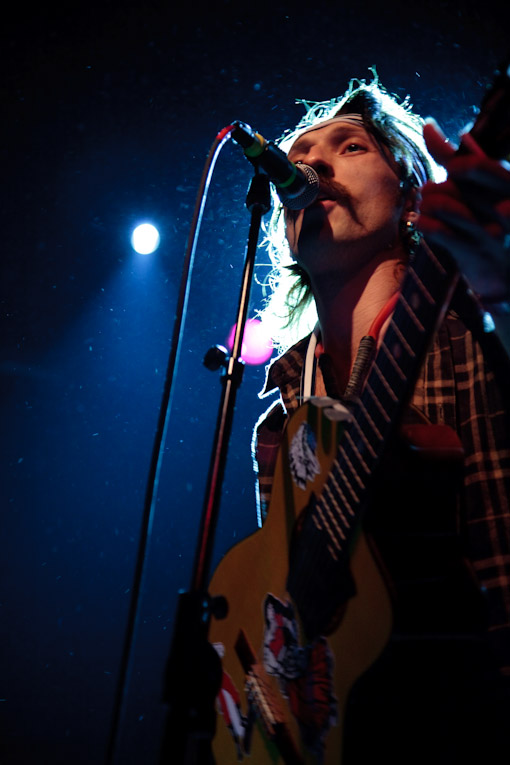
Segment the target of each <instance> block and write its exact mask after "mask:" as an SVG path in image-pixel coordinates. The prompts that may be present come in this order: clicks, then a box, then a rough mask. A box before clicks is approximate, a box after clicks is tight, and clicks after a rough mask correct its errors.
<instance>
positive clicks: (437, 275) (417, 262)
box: [318, 241, 458, 547]
mask: <svg viewBox="0 0 510 765" xmlns="http://www.w3.org/2000/svg"><path fill="white" fill-rule="evenodd" d="M457 280H458V270H457V268H456V266H455V263H454V261H453V259H452V258H451V257H450V256H449V255H448V254H447V253H441V257H440V258H439V257H438V256H437V255H436V254H434V253H433V252H432V251H431V250H430V248H429V247H428V246H427V245H426V244H425V242H423V241H422V243H421V244H420V246H419V248H418V251H417V252H416V254H415V256H414V258H413V260H412V262H411V264H410V266H409V268H408V272H407V275H406V278H405V280H404V284H403V288H402V291H401V294H400V297H399V300H398V302H397V305H396V307H395V311H394V314H393V317H392V319H391V322H390V324H389V326H388V329H387V331H386V333H385V335H384V338H383V340H382V342H381V344H380V347H379V350H378V352H377V356H376V358H375V360H374V363H373V365H372V368H371V370H370V372H369V375H368V379H367V381H366V384H365V388H364V390H363V394H362V396H361V398H360V399H359V400H358V401H357V402H356V404H355V406H354V410H353V419H352V421H351V422H350V423H349V424H348V425H347V427H346V432H345V434H344V437H343V438H342V440H341V442H340V445H339V448H338V456H337V459H336V460H335V462H334V464H333V469H332V471H331V475H330V477H329V478H328V481H327V482H326V491H323V492H322V496H321V499H320V500H318V503H320V502H321V501H322V502H327V498H328V494H332V495H333V496H334V495H335V494H336V495H337V498H338V500H339V501H341V505H342V507H343V509H344V512H343V513H342V514H341V515H340V517H339V518H338V519H337V521H338V524H339V525H338V530H339V531H341V532H342V533H343V534H344V537H345V538H344V540H343V543H342V545H341V547H345V546H346V545H348V543H349V540H350V535H351V533H352V530H353V527H357V525H358V523H359V521H360V520H361V515H362V512H363V509H364V506H365V500H366V493H367V489H368V485H369V480H370V476H371V475H372V473H373V471H374V470H375V468H376V467H377V465H378V464H379V461H380V459H381V457H382V455H383V453H384V450H385V448H386V446H387V444H388V442H389V440H390V437H391V433H392V431H393V430H394V428H395V426H396V424H397V423H398V421H399V418H400V415H401V413H402V409H403V408H404V406H405V405H406V403H407V401H408V400H409V398H410V396H411V394H412V390H413V387H414V384H415V382H416V379H417V376H418V373H419V370H420V368H421V365H422V362H423V359H424V357H425V354H426V351H427V348H428V346H429V343H430V340H431V338H432V336H433V334H434V332H435V330H436V329H437V327H438V326H439V324H440V323H441V321H442V319H443V317H444V314H445V312H446V309H447V306H448V304H449V301H450V299H451V296H452V293H453V290H454V289H455V286H456V284H457ZM340 539H341V537H340V535H339V538H338V539H337V540H336V541H337V542H338V543H339V542H340Z"/></svg>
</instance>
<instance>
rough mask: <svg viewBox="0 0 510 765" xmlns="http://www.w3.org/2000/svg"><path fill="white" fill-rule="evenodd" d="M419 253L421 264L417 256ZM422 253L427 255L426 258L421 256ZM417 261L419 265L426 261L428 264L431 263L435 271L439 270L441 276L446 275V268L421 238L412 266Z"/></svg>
mask: <svg viewBox="0 0 510 765" xmlns="http://www.w3.org/2000/svg"><path fill="white" fill-rule="evenodd" d="M419 255H422V259H423V264H422V263H421V259H420V258H419V257H418V256H419ZM423 255H425V256H426V257H427V260H425V259H424V258H423ZM417 261H418V262H419V263H420V265H424V264H425V263H427V262H428V263H430V264H433V265H434V266H435V268H436V269H437V271H439V273H440V274H441V276H446V274H447V271H446V268H445V267H444V266H443V264H442V263H441V261H440V260H439V259H438V258H437V257H436V256H435V254H434V253H433V252H432V250H431V249H430V247H428V245H426V244H425V242H424V241H423V240H422V241H421V245H420V249H419V251H418V252H417V253H416V258H415V260H414V262H413V265H414V266H415V265H416V262H417Z"/></svg>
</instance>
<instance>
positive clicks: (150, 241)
mask: <svg viewBox="0 0 510 765" xmlns="http://www.w3.org/2000/svg"><path fill="white" fill-rule="evenodd" d="M159 240H160V237H159V231H158V230H157V228H156V227H155V226H153V225H152V223H142V224H140V225H139V226H137V227H136V228H135V229H134V231H133V233H132V235H131V244H132V245H133V249H134V250H135V252H138V253H140V255H149V254H150V253H151V252H154V250H157V248H158V247H159Z"/></svg>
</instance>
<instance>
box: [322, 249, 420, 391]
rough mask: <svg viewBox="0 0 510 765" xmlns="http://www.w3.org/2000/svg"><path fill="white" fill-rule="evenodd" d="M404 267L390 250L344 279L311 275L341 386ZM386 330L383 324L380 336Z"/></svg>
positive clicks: (325, 341) (325, 339)
mask: <svg viewBox="0 0 510 765" xmlns="http://www.w3.org/2000/svg"><path fill="white" fill-rule="evenodd" d="M404 270H405V259H404V256H403V255H402V254H400V255H397V254H396V253H395V251H392V252H391V253H383V254H382V255H381V256H379V257H378V258H375V259H373V260H372V261H370V263H368V264H367V265H366V266H365V267H364V268H362V269H360V271H358V272H357V273H356V274H355V275H353V276H352V278H351V279H350V280H348V281H345V282H341V283H339V282H335V280H334V279H331V276H330V275H325V276H314V277H311V281H312V290H313V293H314V296H315V301H316V304H317V313H318V316H319V323H320V327H321V335H322V343H323V346H324V350H325V351H326V353H328V354H329V356H331V358H332V360H333V366H334V369H335V372H336V376H337V380H338V383H339V385H340V386H341V388H343V387H344V386H345V384H346V383H347V380H348V377H349V374H350V370H351V367H352V364H353V361H354V357H355V355H356V353H357V350H358V346H359V343H360V340H361V338H362V337H363V336H364V335H366V334H368V331H369V329H370V326H371V324H372V322H373V321H374V319H375V318H376V316H377V315H378V313H379V311H381V309H382V308H383V307H384V306H385V305H386V303H387V302H388V300H389V299H390V298H391V297H392V295H394V294H395V292H397V290H398V289H399V287H400V283H401V280H402V277H403V274H404ZM388 321H389V319H388ZM385 329H386V326H383V328H382V331H381V336H382V334H383V333H384V330H385Z"/></svg>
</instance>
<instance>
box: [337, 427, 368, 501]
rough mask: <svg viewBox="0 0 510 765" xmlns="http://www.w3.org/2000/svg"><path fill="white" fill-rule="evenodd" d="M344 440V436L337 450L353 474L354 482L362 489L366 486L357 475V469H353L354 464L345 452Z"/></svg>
mask: <svg viewBox="0 0 510 765" xmlns="http://www.w3.org/2000/svg"><path fill="white" fill-rule="evenodd" d="M344 442H345V438H344V440H343V442H342V443H341V444H340V449H339V451H340V453H341V454H342V456H343V458H344V459H345V461H346V463H347V465H348V466H349V468H350V470H351V473H352V474H353V476H354V478H355V480H356V482H357V483H358V484H359V486H360V488H361V489H362V490H363V489H365V488H366V487H365V484H364V483H363V481H362V480H361V478H360V477H359V475H358V471H357V470H356V469H355V467H354V465H353V464H352V460H351V458H350V457H349V455H348V453H347V450H346V448H345V443H344ZM353 454H354V452H353Z"/></svg>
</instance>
